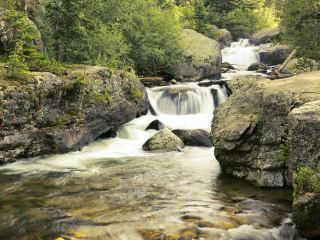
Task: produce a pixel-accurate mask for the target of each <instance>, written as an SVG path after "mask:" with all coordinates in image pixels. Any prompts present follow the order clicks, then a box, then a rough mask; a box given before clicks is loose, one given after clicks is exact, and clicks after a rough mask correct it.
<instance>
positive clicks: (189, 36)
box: [172, 29, 222, 81]
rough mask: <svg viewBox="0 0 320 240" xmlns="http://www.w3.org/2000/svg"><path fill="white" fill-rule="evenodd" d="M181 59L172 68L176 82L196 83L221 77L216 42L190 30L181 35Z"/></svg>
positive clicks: (219, 53) (220, 57)
mask: <svg viewBox="0 0 320 240" xmlns="http://www.w3.org/2000/svg"><path fill="white" fill-rule="evenodd" d="M181 39H182V42H181V44H182V47H183V53H182V54H183V57H182V59H181V61H180V62H179V63H178V64H177V65H176V66H173V72H172V75H173V76H174V78H175V79H177V80H186V81H197V80H200V79H203V78H209V77H210V78H219V77H220V76H221V59H222V55H221V50H220V45H219V43H218V42H217V41H215V40H213V39H210V38H208V37H206V36H204V35H202V34H200V33H198V32H196V31H193V30H191V29H185V30H183V33H182V37H181Z"/></svg>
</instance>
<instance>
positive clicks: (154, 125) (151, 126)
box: [146, 120, 166, 131]
mask: <svg viewBox="0 0 320 240" xmlns="http://www.w3.org/2000/svg"><path fill="white" fill-rule="evenodd" d="M165 127H166V126H165V125H164V124H163V123H162V122H161V121H159V120H154V121H152V122H151V123H150V124H149V125H148V126H147V128H146V130H151V129H153V130H157V131H159V130H162V129H165Z"/></svg>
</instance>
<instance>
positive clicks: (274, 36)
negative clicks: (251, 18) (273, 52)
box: [249, 27, 281, 46]
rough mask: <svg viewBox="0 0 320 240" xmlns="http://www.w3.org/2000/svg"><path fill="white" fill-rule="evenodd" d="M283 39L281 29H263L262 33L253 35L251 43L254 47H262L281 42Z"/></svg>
mask: <svg viewBox="0 0 320 240" xmlns="http://www.w3.org/2000/svg"><path fill="white" fill-rule="evenodd" d="M280 37H281V31H280V28H278V27H276V28H266V29H262V30H261V31H259V32H257V33H255V34H253V35H252V36H251V37H250V39H249V42H250V43H251V44H254V45H257V46H258V45H260V44H265V43H271V42H274V41H279V40H280Z"/></svg>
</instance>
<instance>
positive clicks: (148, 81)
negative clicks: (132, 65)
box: [140, 77, 170, 88]
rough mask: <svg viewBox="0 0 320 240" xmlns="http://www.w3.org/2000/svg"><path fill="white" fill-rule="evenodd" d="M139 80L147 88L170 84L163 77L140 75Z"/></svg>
mask: <svg viewBox="0 0 320 240" xmlns="http://www.w3.org/2000/svg"><path fill="white" fill-rule="evenodd" d="M140 82H141V83H142V84H143V85H144V86H145V87H149V88H152V87H157V86H169V85H170V84H169V83H168V82H167V81H165V79H164V78H163V77H142V78H140Z"/></svg>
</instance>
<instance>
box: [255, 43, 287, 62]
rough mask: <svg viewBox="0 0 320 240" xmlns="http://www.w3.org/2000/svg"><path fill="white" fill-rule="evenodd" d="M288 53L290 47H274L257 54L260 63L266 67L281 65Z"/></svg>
mask: <svg viewBox="0 0 320 240" xmlns="http://www.w3.org/2000/svg"><path fill="white" fill-rule="evenodd" d="M290 53H291V49H290V47H288V46H286V45H276V46H273V47H270V48H268V49H266V50H264V51H262V52H260V53H259V56H260V62H261V63H262V64H266V65H277V64H282V63H283V62H284V61H285V60H286V59H287V57H288V56H289V55H290Z"/></svg>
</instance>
